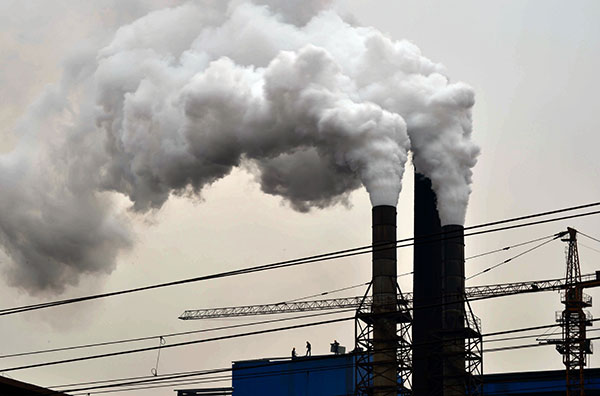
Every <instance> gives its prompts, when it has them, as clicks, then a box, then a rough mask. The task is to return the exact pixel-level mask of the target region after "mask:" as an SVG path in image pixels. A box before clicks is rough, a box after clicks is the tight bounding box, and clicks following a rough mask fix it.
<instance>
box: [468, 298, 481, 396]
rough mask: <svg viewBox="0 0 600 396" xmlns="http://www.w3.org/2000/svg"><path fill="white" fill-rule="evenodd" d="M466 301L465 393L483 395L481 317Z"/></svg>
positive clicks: (473, 395) (469, 395)
mask: <svg viewBox="0 0 600 396" xmlns="http://www.w3.org/2000/svg"><path fill="white" fill-rule="evenodd" d="M465 300H466V301H467V308H468V310H467V312H466V315H465V330H466V334H465V371H466V374H467V378H466V393H467V395H468V396H481V395H483V336H482V332H481V319H479V318H478V317H477V316H475V314H474V313H473V310H472V309H471V304H470V303H469V300H468V299H465Z"/></svg>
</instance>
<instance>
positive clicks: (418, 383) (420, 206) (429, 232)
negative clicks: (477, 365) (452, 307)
mask: <svg viewBox="0 0 600 396" xmlns="http://www.w3.org/2000/svg"><path fill="white" fill-rule="evenodd" d="M414 188H415V191H414V192H415V196H414V236H415V245H414V250H413V263H414V268H413V271H414V272H413V308H414V309H413V323H412V343H413V355H412V365H413V376H412V390H413V394H414V395H415V396H421V395H442V394H443V376H444V373H443V364H442V357H441V356H440V351H441V348H442V342H441V339H442V330H443V323H442V316H443V310H442V307H443V306H442V243H441V240H440V234H441V231H442V227H441V225H440V218H439V215H438V211H437V199H436V195H435V193H434V192H433V190H432V188H431V180H429V179H428V178H427V177H425V176H423V175H421V174H419V173H416V172H415V187H414Z"/></svg>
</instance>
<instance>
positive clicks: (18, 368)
mask: <svg viewBox="0 0 600 396" xmlns="http://www.w3.org/2000/svg"><path fill="white" fill-rule="evenodd" d="M353 319H354V316H349V317H344V318H338V319H330V320H323V321H320V322H311V323H303V324H298V325H293V326H286V327H278V328H274V329H265V330H257V331H252V332H247V333H238V334H230V335H224V336H219V337H213V338H204V339H200V340H193V341H185V342H179V343H176V344H167V345H162V346H154V347H146V348H138V349H129V350H125V351H117V352H110V353H103V354H98V355H89V356H82V357H78V358H72V359H64V360H54V361H50V362H43V363H34V364H29V365H25V366H17V367H9V368H4V369H0V372H9V371H17V370H25V369H30V368H37V367H45V366H54V365H57V364H65V363H74V362H80V361H84V360H93V359H100V358H106V357H113V356H121V355H128V354H131V353H140V352H148V351H154V350H157V349H159V348H162V349H165V348H175V347H181V346H187V345H193V344H202V343H207V342H213V341H221V340H228V339H232V338H240V337H247V336H252V335H259V334H267V333H274V332H277V331H285V330H292V329H300V328H305V327H313V326H321V325H326V324H332V323H339V322H344V321H348V320H353Z"/></svg>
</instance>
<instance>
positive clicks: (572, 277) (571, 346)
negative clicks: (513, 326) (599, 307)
mask: <svg viewBox="0 0 600 396" xmlns="http://www.w3.org/2000/svg"><path fill="white" fill-rule="evenodd" d="M567 235H568V236H567V237H566V238H564V239H562V241H563V242H567V243H568V245H567V274H566V277H565V285H566V287H565V288H564V291H563V292H562V293H561V302H562V303H563V304H564V306H565V308H564V309H563V310H562V311H559V312H557V313H556V322H557V323H559V324H560V325H561V328H562V336H561V338H558V339H544V340H538V341H539V342H540V344H554V345H556V350H557V351H558V353H560V354H561V355H562V357H563V364H564V366H565V374H566V381H567V382H566V388H567V396H575V395H579V396H584V392H585V387H584V377H583V369H584V367H585V366H586V364H587V355H589V354H591V353H592V345H591V342H590V340H588V339H587V337H586V327H588V326H591V325H592V317H591V315H590V313H589V312H587V311H584V310H583V308H586V307H591V306H592V297H591V296H589V295H587V294H585V293H584V292H583V289H585V288H586V287H596V286H600V279H598V277H596V279H595V280H589V281H586V282H582V276H581V268H580V266H579V253H578V251H577V230H575V229H574V228H567ZM596 274H599V272H596Z"/></svg>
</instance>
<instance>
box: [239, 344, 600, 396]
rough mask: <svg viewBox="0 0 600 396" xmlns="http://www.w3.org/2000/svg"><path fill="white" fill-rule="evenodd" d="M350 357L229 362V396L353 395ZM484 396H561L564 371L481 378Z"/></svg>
mask: <svg viewBox="0 0 600 396" xmlns="http://www.w3.org/2000/svg"><path fill="white" fill-rule="evenodd" d="M354 362H355V360H354V355H352V354H347V355H326V356H313V357H299V358H296V359H293V360H291V359H289V358H278V359H260V360H248V361H242V362H234V363H233V379H232V385H233V396H254V395H264V396H271V395H273V396H342V395H353V394H354V375H355V373H354ZM585 381H586V386H585V389H586V396H600V369H588V370H586V379H585ZM484 394H485V395H486V396H496V395H498V396H499V395H523V396H542V395H543V396H558V395H561V396H564V394H565V372H564V371H563V370H557V371H532V372H523V373H504V374H490V375H485V376H484Z"/></svg>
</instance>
